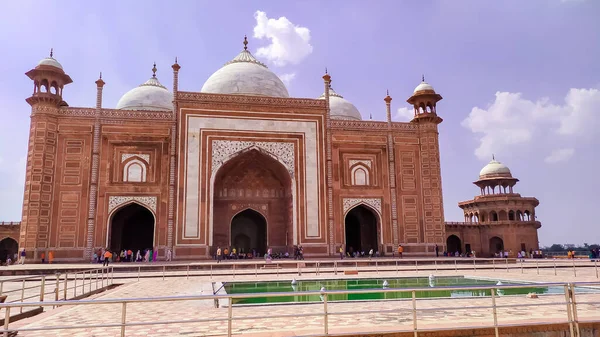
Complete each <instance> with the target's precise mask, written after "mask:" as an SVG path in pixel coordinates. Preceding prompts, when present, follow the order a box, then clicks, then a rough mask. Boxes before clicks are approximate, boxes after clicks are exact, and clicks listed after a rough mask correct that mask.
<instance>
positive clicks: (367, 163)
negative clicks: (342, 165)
mask: <svg viewBox="0 0 600 337" xmlns="http://www.w3.org/2000/svg"><path fill="white" fill-rule="evenodd" d="M358 163H361V164H364V165H365V166H366V167H368V168H369V169H371V165H373V164H372V162H371V160H369V159H358V160H357V159H351V160H348V165H350V167H352V166H354V165H356V164H358Z"/></svg>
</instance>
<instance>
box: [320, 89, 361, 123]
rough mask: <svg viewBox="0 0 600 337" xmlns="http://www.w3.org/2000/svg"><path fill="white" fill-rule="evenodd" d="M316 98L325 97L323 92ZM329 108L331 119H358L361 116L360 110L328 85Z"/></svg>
mask: <svg viewBox="0 0 600 337" xmlns="http://www.w3.org/2000/svg"><path fill="white" fill-rule="evenodd" d="M318 99H325V94H324V93H323V94H322V95H321V96H319V98H318ZM329 110H330V112H329V113H330V115H331V119H350V120H356V121H360V120H362V116H361V114H360V111H358V109H357V108H356V107H355V106H354V104H352V103H350V102H349V101H347V100H346V99H344V97H343V96H342V95H340V94H338V93H337V92H335V91H334V90H333V88H331V87H329Z"/></svg>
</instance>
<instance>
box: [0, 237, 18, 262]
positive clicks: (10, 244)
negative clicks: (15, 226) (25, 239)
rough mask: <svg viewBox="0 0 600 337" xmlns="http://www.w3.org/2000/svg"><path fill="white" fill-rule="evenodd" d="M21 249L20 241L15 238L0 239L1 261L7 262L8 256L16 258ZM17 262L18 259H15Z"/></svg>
mask: <svg viewBox="0 0 600 337" xmlns="http://www.w3.org/2000/svg"><path fill="white" fill-rule="evenodd" d="M18 251H19V243H18V242H17V241H16V240H15V239H13V238H4V239H2V241H0V261H1V262H6V258H7V257H9V256H10V257H11V258H14V256H15V254H16V253H17V252H18ZM15 262H16V261H15Z"/></svg>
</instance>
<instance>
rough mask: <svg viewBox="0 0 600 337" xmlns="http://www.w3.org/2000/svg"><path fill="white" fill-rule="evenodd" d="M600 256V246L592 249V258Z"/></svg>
mask: <svg viewBox="0 0 600 337" xmlns="http://www.w3.org/2000/svg"><path fill="white" fill-rule="evenodd" d="M598 258H600V248H596V249H590V260H595V259H598Z"/></svg>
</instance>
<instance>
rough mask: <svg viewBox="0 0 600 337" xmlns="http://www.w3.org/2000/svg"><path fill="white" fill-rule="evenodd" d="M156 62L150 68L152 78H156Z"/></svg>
mask: <svg viewBox="0 0 600 337" xmlns="http://www.w3.org/2000/svg"><path fill="white" fill-rule="evenodd" d="M156 70H157V69H156V62H154V65H153V66H152V77H154V78H156Z"/></svg>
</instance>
